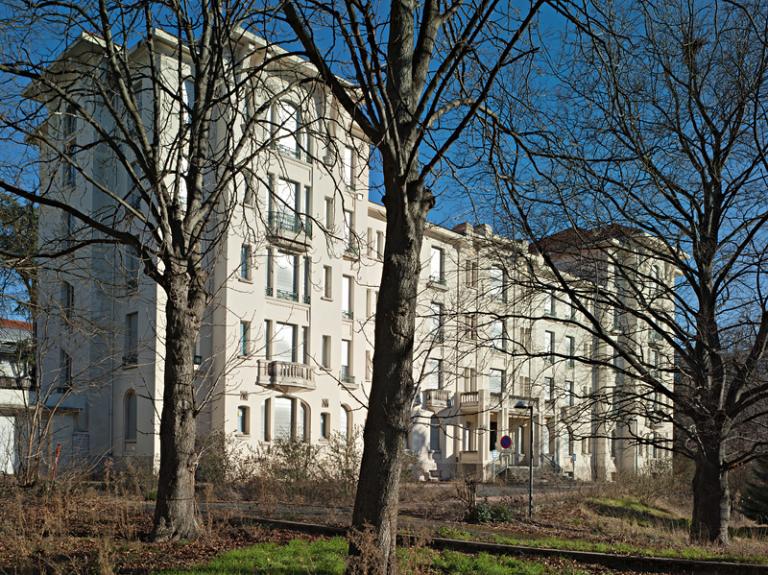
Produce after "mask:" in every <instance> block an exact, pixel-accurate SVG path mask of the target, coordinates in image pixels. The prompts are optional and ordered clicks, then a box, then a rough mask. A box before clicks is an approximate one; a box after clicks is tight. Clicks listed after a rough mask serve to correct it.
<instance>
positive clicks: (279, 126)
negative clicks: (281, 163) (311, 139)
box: [272, 101, 301, 157]
mask: <svg viewBox="0 0 768 575" xmlns="http://www.w3.org/2000/svg"><path fill="white" fill-rule="evenodd" d="M272 124H273V132H272V135H273V137H274V138H275V141H276V142H277V145H278V146H279V147H280V148H281V149H282V150H284V151H286V152H289V153H291V154H293V155H294V156H296V157H299V156H300V155H301V133H300V129H301V117H300V114H299V109H298V108H297V107H296V106H295V105H294V104H292V103H290V102H285V101H280V102H278V103H277V104H276V105H275V106H274V108H273V109H272Z"/></svg>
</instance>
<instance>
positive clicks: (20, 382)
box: [0, 375, 32, 389]
mask: <svg viewBox="0 0 768 575" xmlns="http://www.w3.org/2000/svg"><path fill="white" fill-rule="evenodd" d="M31 388H32V380H31V379H30V378H29V377H10V376H7V375H0V389H31Z"/></svg>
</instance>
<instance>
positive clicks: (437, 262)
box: [429, 246, 445, 284]
mask: <svg viewBox="0 0 768 575" xmlns="http://www.w3.org/2000/svg"><path fill="white" fill-rule="evenodd" d="M431 254H432V255H431V257H430V263H429V266H430V268H429V281H431V282H435V283H438V284H444V283H445V252H444V251H443V249H442V248H438V247H435V246H432V252H431Z"/></svg>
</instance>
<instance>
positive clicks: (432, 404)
mask: <svg viewBox="0 0 768 575" xmlns="http://www.w3.org/2000/svg"><path fill="white" fill-rule="evenodd" d="M450 399H451V393H450V392H449V391H448V390H447V389H426V390H424V407H426V408H427V409H428V410H429V411H440V410H442V409H445V408H446V407H448V404H449V402H450Z"/></svg>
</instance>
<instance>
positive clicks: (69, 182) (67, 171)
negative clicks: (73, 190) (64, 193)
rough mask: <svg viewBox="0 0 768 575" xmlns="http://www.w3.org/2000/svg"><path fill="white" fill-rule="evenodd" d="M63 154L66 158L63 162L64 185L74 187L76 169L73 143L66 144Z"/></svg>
mask: <svg viewBox="0 0 768 575" xmlns="http://www.w3.org/2000/svg"><path fill="white" fill-rule="evenodd" d="M64 154H65V156H66V158H65V160H64V162H65V164H64V185H65V186H74V185H75V176H76V173H77V172H76V169H75V144H74V142H71V143H69V144H67V146H66V149H65V151H64Z"/></svg>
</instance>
